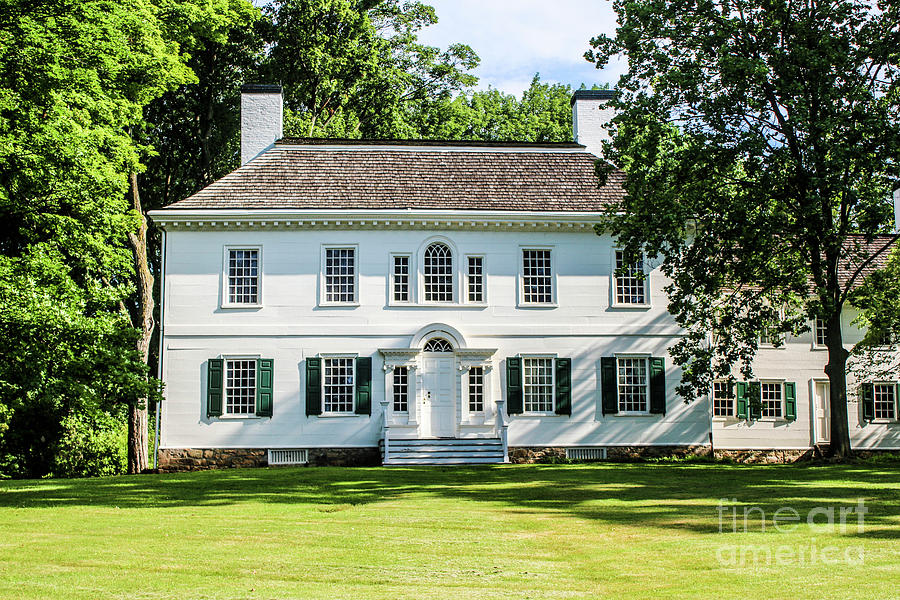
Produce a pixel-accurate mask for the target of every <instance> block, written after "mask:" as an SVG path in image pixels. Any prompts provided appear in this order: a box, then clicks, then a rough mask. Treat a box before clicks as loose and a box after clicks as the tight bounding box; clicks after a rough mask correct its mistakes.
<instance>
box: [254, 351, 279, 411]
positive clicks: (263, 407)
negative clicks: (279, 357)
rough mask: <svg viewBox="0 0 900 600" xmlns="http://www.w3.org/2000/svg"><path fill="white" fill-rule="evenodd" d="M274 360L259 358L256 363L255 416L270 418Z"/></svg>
mask: <svg viewBox="0 0 900 600" xmlns="http://www.w3.org/2000/svg"><path fill="white" fill-rule="evenodd" d="M274 362H275V361H274V360H273V359H271V358H260V359H259V360H257V361H256V415H257V416H259V417H271V416H272V371H273V367H274Z"/></svg>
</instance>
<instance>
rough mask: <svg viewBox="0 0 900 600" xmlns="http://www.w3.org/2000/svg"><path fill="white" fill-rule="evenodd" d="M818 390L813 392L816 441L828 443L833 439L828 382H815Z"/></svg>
mask: <svg viewBox="0 0 900 600" xmlns="http://www.w3.org/2000/svg"><path fill="white" fill-rule="evenodd" d="M815 385H816V391H815V393H814V394H813V396H814V398H813V418H814V419H815V426H816V443H817V444H821V443H826V444H827V443H828V442H829V441H831V414H830V412H829V410H828V406H829V390H828V383H827V382H824V381H817V382H815Z"/></svg>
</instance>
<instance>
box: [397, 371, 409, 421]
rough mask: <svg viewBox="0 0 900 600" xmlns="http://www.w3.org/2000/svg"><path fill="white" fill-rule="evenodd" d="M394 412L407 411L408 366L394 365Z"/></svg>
mask: <svg viewBox="0 0 900 600" xmlns="http://www.w3.org/2000/svg"><path fill="white" fill-rule="evenodd" d="M394 412H400V413H404V412H409V367H394Z"/></svg>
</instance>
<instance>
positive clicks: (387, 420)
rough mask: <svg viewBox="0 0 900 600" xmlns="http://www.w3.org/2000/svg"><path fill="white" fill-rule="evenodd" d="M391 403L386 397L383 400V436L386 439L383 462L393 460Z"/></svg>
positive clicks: (387, 462) (386, 462) (388, 462)
mask: <svg viewBox="0 0 900 600" xmlns="http://www.w3.org/2000/svg"><path fill="white" fill-rule="evenodd" d="M389 410H390V403H389V402H388V399H387V398H385V399H383V400H381V415H382V421H381V437H382V438H383V439H384V460H383V461H382V464H385V465H387V464H390V462H391V415H390V412H389Z"/></svg>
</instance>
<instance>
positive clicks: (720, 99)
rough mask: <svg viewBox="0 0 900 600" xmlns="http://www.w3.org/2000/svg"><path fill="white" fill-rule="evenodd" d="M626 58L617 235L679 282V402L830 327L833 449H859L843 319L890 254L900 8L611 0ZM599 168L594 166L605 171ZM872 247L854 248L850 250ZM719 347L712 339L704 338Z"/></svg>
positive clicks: (604, 43) (674, 298) (611, 224)
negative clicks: (763, 348)
mask: <svg viewBox="0 0 900 600" xmlns="http://www.w3.org/2000/svg"><path fill="white" fill-rule="evenodd" d="M615 8H616V11H617V12H618V15H619V26H618V29H617V31H616V35H615V37H607V36H599V37H597V38H595V39H594V40H592V45H593V47H594V50H593V51H591V52H589V53H588V54H587V57H588V58H589V59H590V60H594V61H596V63H597V66H598V67H602V66H604V65H606V64H607V63H608V61H609V59H610V58H611V57H612V56H614V55H618V54H624V55H625V56H626V57H627V60H628V71H627V73H626V74H625V75H624V76H623V77H622V78H621V80H620V82H619V90H620V95H619V98H618V100H617V101H616V102H615V107H616V108H617V109H618V110H619V111H621V112H620V114H619V116H618V117H617V118H616V119H615V120H614V123H615V130H616V135H615V138H614V141H613V143H612V145H611V146H610V148H609V154H608V159H609V160H610V161H611V162H612V163H614V164H616V165H618V166H620V167H621V168H623V169H624V170H625V172H626V173H627V192H628V194H627V198H626V199H625V202H624V205H623V206H621V207H619V210H620V211H621V212H619V213H616V214H610V215H609V218H608V223H607V226H608V229H609V230H611V231H613V232H615V233H616V234H617V235H618V236H619V240H620V242H621V243H622V244H623V245H624V246H625V248H626V249H627V250H628V251H630V252H632V253H635V255H636V253H638V252H641V251H643V252H645V253H646V254H647V255H649V258H650V259H655V260H660V261H661V265H662V270H663V272H664V273H665V274H666V275H668V276H669V277H671V278H672V284H671V285H670V287H669V289H668V293H669V298H670V310H671V312H672V314H673V315H674V316H675V318H676V319H677V320H678V322H679V323H680V324H681V325H683V326H684V327H685V328H686V330H687V334H686V336H685V337H684V339H683V340H682V341H680V342H679V343H678V344H676V346H675V347H674V349H673V350H672V354H673V356H674V358H675V360H676V362H677V363H678V364H680V365H681V366H682V367H683V369H684V375H683V380H682V384H683V385H682V386H681V388H680V390H679V392H680V393H681V394H682V395H683V396H685V397H686V398H693V397H696V396H697V395H698V394H703V393H706V392H707V391H708V390H709V389H710V386H711V381H712V379H714V378H719V377H723V378H725V377H733V373H734V369H735V368H738V367H739V370H740V372H741V374H742V375H743V376H744V377H748V378H749V377H750V376H751V375H752V370H751V361H752V359H753V356H754V354H755V353H756V351H757V345H758V339H759V335H760V333H761V332H763V331H769V332H770V333H772V334H775V335H785V334H798V333H800V332H802V331H805V330H808V329H809V323H810V320H812V319H815V318H821V319H824V321H825V323H826V325H827V348H828V365H827V367H826V368H825V372H826V373H827V375H828V378H829V381H830V383H831V386H830V388H831V392H830V393H831V419H832V442H831V445H832V450H833V451H834V453H835V454H836V455H837V456H839V457H842V456H846V455H847V454H848V453H849V451H850V440H849V431H848V419H847V378H846V373H847V359H848V352H847V350H845V348H844V339H843V337H842V332H841V328H840V315H841V311H842V310H843V309H844V307H845V306H847V305H848V304H849V301H850V299H851V296H852V293H853V289H854V287H855V286H856V285H857V284H858V282H860V281H861V280H862V279H863V276H864V274H865V272H866V270H867V268H869V267H871V265H872V264H873V262H872V261H873V260H876V259H877V257H878V256H879V255H881V254H882V253H884V252H887V251H888V250H889V245H890V243H891V241H892V239H893V237H896V236H893V237H892V238H886V239H881V238H878V237H877V236H878V235H879V234H884V233H888V232H889V231H890V229H889V223H890V215H891V203H890V198H889V195H890V192H891V190H892V188H893V187H896V185H897V181H898V177H900V165H898V156H900V121H898V115H900V69H898V57H900V55H898V52H897V48H900V26H898V24H900V5H897V4H896V3H882V4H881V5H880V7H879V9H878V10H873V9H872V5H871V3H869V2H862V1H856V0H838V1H833V0H830V1H827V2H809V1H803V2H784V1H780V0H702V1H692V2H660V1H636V2H626V1H624V0H617V1H616V3H615ZM606 170H607V169H601V171H606ZM860 240H862V241H864V242H865V243H857V242H858V241H860ZM710 334H711V335H710Z"/></svg>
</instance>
